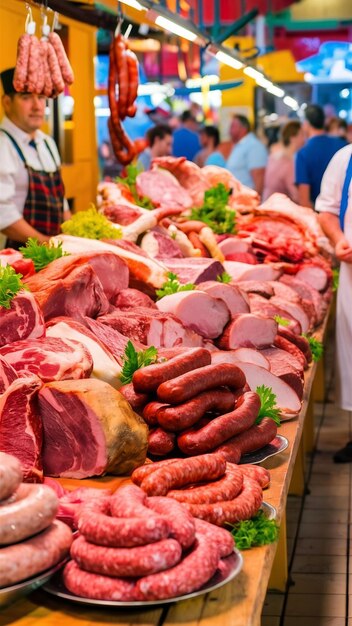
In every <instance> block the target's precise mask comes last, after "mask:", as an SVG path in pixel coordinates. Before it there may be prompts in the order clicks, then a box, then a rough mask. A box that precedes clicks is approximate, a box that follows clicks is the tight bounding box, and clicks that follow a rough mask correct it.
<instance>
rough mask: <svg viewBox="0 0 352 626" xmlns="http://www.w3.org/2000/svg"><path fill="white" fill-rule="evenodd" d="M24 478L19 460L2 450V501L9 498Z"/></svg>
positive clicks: (0, 482) (0, 487) (0, 477)
mask: <svg viewBox="0 0 352 626" xmlns="http://www.w3.org/2000/svg"><path fill="white" fill-rule="evenodd" d="M22 480H23V472H22V468H21V463H20V462H19V460H18V459H17V458H16V457H15V456H12V454H6V453H5V452H0V502H1V500H6V499H7V498H9V497H10V496H11V495H12V494H13V492H14V491H16V489H17V488H18V487H19V485H20V483H21V482H22Z"/></svg>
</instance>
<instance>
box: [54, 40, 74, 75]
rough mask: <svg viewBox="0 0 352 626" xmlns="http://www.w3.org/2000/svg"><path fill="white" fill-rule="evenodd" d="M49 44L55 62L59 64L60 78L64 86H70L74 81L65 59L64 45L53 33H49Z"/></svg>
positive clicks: (69, 65) (68, 63) (69, 66)
mask: <svg viewBox="0 0 352 626" xmlns="http://www.w3.org/2000/svg"><path fill="white" fill-rule="evenodd" d="M49 42H50V44H51V45H52V46H53V48H54V50H55V52H56V56H57V60H58V62H59V66H60V70H61V74H62V78H63V79H64V81H65V83H66V85H72V83H73V81H74V75H73V70H72V67H71V64H70V62H69V60H68V58H67V54H66V51H65V48H64V45H63V43H62V41H61V39H60V37H59V35H58V34H57V33H55V32H51V33H50V34H49Z"/></svg>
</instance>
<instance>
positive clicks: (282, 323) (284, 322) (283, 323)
mask: <svg viewBox="0 0 352 626" xmlns="http://www.w3.org/2000/svg"><path fill="white" fill-rule="evenodd" d="M274 320H275V322H277V323H278V324H279V325H280V326H289V325H290V323H291V322H290V320H288V319H286V317H281V316H280V315H274Z"/></svg>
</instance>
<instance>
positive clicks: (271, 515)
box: [260, 502, 277, 519]
mask: <svg viewBox="0 0 352 626" xmlns="http://www.w3.org/2000/svg"><path fill="white" fill-rule="evenodd" d="M260 509H261V510H262V511H263V513H264V515H265V517H267V518H268V519H276V516H277V510H276V509H275V507H274V506H273V505H272V504H269V502H262V504H261V507H260Z"/></svg>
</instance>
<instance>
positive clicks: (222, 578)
mask: <svg viewBox="0 0 352 626" xmlns="http://www.w3.org/2000/svg"><path fill="white" fill-rule="evenodd" d="M221 560H222V562H223V568H222V570H220V569H217V570H216V572H215V574H214V576H213V577H212V578H211V579H210V580H208V582H207V583H206V584H205V585H203V587H202V588H201V589H198V591H193V592H192V593H188V594H186V595H184V596H177V597H175V598H168V599H167V600H150V601H145V602H139V601H135V602H117V601H114V600H93V599H91V598H82V597H80V596H76V595H74V594H73V593H71V592H70V591H68V589H66V587H65V585H64V583H63V581H62V576H61V573H58V574H57V575H56V576H54V578H53V579H52V580H50V581H49V582H48V583H47V584H46V585H44V587H43V589H44V591H46V592H47V593H50V594H52V595H53V596H57V597H58V598H63V599H64V600H71V601H72V602H78V603H79V604H89V605H93V606H102V607H103V606H111V607H129V608H134V607H150V606H155V605H157V604H170V602H179V601H181V600H189V599H190V598H196V597H197V596H200V595H202V594H203V593H209V591H214V589H218V587H222V585H225V584H226V583H228V582H230V580H232V579H233V578H235V577H236V576H237V575H238V574H239V573H240V571H241V569H242V566H243V557H242V555H241V553H240V552H239V551H238V550H237V548H234V549H233V554H230V556H227V557H226V558H225V559H221Z"/></svg>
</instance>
